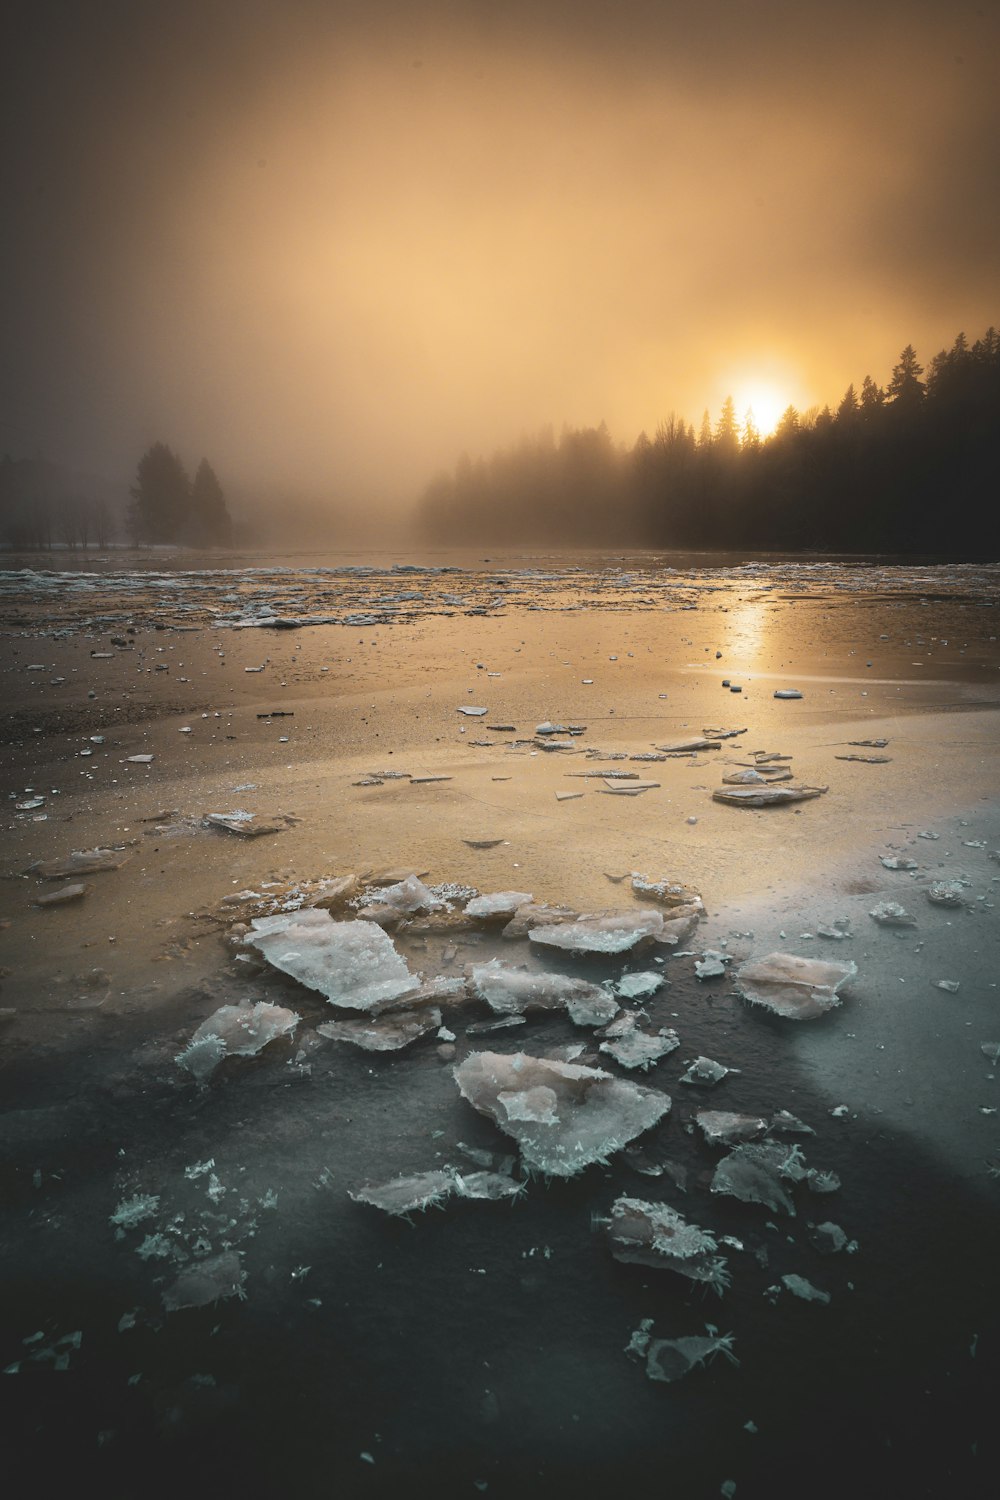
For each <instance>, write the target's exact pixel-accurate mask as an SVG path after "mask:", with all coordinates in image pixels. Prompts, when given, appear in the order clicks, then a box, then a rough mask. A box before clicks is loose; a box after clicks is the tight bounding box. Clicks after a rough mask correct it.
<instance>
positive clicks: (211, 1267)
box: [163, 1250, 246, 1312]
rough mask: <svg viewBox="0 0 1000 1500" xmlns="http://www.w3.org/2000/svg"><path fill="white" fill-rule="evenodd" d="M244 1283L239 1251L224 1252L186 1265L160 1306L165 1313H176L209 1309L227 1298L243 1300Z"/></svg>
mask: <svg viewBox="0 0 1000 1500" xmlns="http://www.w3.org/2000/svg"><path fill="white" fill-rule="evenodd" d="M245 1280H246V1277H245V1274H244V1271H243V1267H242V1265H241V1263H240V1256H239V1251H237V1250H224V1251H223V1252H222V1254H221V1255H213V1256H210V1257H209V1258H208V1259H206V1260H200V1261H196V1262H195V1263H194V1264H193V1265H190V1266H187V1267H186V1268H185V1269H184V1270H183V1271H182V1272H181V1274H180V1275H179V1276H178V1278H177V1280H176V1281H175V1282H174V1283H173V1285H172V1286H170V1287H168V1288H167V1289H166V1291H164V1293H163V1305H164V1307H165V1308H166V1310H167V1312H179V1311H180V1310H181V1308H185V1307H208V1306H209V1305H210V1304H212V1303H215V1302H222V1301H224V1300H225V1299H226V1298H227V1297H239V1298H240V1299H241V1300H245V1298H246V1293H245V1292H244V1290H243V1284H244V1281H245Z"/></svg>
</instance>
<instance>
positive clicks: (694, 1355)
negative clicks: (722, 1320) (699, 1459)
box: [625, 1318, 739, 1495]
mask: <svg viewBox="0 0 1000 1500" xmlns="http://www.w3.org/2000/svg"><path fill="white" fill-rule="evenodd" d="M652 1329H653V1320H652V1318H643V1320H642V1322H641V1323H640V1324H639V1327H638V1328H637V1329H636V1330H635V1332H634V1333H633V1334H632V1337H631V1338H630V1339H629V1342H628V1347H627V1348H626V1350H625V1353H626V1354H628V1355H631V1356H632V1357H633V1358H637V1359H641V1360H645V1362H646V1374H647V1376H648V1378H649V1379H650V1380H657V1381H663V1382H665V1383H669V1382H671V1381H674V1380H680V1379H681V1378H682V1377H683V1376H685V1375H687V1374H688V1373H689V1372H690V1371H691V1370H693V1369H694V1368H695V1366H696V1365H704V1364H705V1362H706V1360H709V1359H713V1358H714V1357H715V1355H716V1354H723V1355H725V1357H726V1359H727V1360H728V1361H729V1363H730V1364H733V1365H738V1364H739V1360H738V1359H737V1358H736V1355H735V1354H734V1353H733V1335H732V1334H731V1333H724V1334H720V1333H719V1332H718V1330H717V1329H716V1328H713V1327H712V1325H711V1324H710V1323H706V1325H705V1333H704V1334H701V1335H694V1336H692V1337H688V1338H680V1339H656V1338H653V1333H652ZM726 1483H727V1484H729V1483H731V1481H728V1480H727V1481H726ZM735 1490H736V1486H735V1485H733V1486H732V1489H731V1490H730V1491H729V1492H728V1493H729V1495H732V1494H735Z"/></svg>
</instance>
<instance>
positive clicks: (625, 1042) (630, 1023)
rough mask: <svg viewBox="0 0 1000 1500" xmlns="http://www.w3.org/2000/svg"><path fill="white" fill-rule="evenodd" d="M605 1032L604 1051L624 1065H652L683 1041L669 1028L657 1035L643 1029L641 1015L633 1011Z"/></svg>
mask: <svg viewBox="0 0 1000 1500" xmlns="http://www.w3.org/2000/svg"><path fill="white" fill-rule="evenodd" d="M604 1035H605V1038H606V1040H605V1041H603V1042H602V1043H601V1051H602V1052H606V1053H607V1054H608V1056H609V1057H613V1058H614V1060H615V1062H616V1063H620V1064H621V1066H622V1067H623V1068H644V1069H645V1068H649V1067H651V1066H652V1064H653V1063H655V1062H659V1060H660V1058H661V1057H666V1056H667V1054H668V1053H670V1052H674V1051H676V1049H677V1048H678V1047H679V1046H680V1044H681V1039H680V1037H679V1036H678V1035H677V1033H676V1031H673V1030H671V1029H670V1028H669V1027H666V1026H664V1027H661V1029H660V1030H659V1031H658V1032H656V1033H655V1034H652V1033H650V1032H646V1031H642V1030H641V1029H640V1027H639V1020H638V1017H637V1016H636V1015H635V1014H633V1012H631V1011H628V1012H626V1014H625V1015H623V1016H619V1018H618V1020H617V1021H612V1022H611V1025H610V1026H608V1027H607V1029H606V1030H605V1033H604Z"/></svg>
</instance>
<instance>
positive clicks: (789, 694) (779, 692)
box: [774, 688, 802, 698]
mask: <svg viewBox="0 0 1000 1500" xmlns="http://www.w3.org/2000/svg"><path fill="white" fill-rule="evenodd" d="M774 696H775V697H776V698H801V697H802V694H801V693H800V692H799V690H798V688H775V691H774Z"/></svg>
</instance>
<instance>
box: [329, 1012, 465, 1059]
mask: <svg viewBox="0 0 1000 1500" xmlns="http://www.w3.org/2000/svg"><path fill="white" fill-rule="evenodd" d="M440 1025H441V1012H440V1011H439V1010H434V1009H433V1008H429V1009H427V1010H422V1011H412V1010H397V1011H384V1012H382V1013H381V1014H380V1015H378V1016H369V1017H365V1018H364V1019H358V1020H346V1021H324V1022H323V1024H322V1025H320V1026H317V1027H316V1031H317V1033H318V1034H319V1035H320V1036H324V1037H327V1038H329V1040H330V1041H333V1042H352V1043H353V1044H354V1046H355V1047H362V1048H363V1049H364V1050H365V1051H366V1052H399V1051H400V1050H401V1049H402V1048H403V1047H408V1046H409V1045H410V1043H411V1042H415V1041H418V1040H419V1039H420V1037H422V1036H427V1035H428V1033H429V1032H431V1031H437V1030H438V1028H439V1027H440ZM447 1040H449V1041H454V1040H455V1037H454V1034H453V1033H451V1032H449V1033H448V1037H447Z"/></svg>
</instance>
